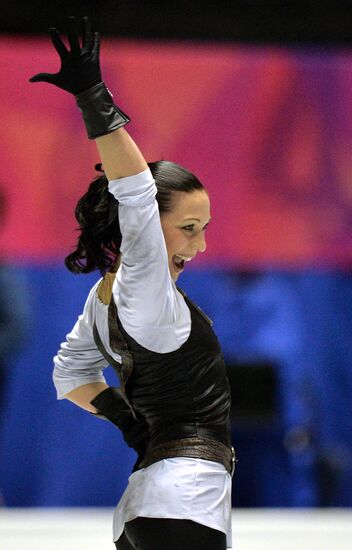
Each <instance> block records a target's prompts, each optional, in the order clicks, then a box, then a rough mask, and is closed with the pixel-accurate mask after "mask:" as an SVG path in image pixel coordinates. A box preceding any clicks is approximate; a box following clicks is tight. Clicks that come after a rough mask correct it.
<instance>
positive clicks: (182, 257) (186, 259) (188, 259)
mask: <svg viewBox="0 0 352 550" xmlns="http://www.w3.org/2000/svg"><path fill="white" fill-rule="evenodd" d="M176 258H180V260H184V261H185V262H190V261H191V260H193V257H187V256H179V255H178V254H176Z"/></svg>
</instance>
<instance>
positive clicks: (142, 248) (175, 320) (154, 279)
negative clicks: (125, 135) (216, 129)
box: [109, 169, 190, 353]
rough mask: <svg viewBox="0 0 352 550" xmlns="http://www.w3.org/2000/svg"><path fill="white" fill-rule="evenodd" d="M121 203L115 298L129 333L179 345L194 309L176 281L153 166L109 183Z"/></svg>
mask: <svg viewBox="0 0 352 550" xmlns="http://www.w3.org/2000/svg"><path fill="white" fill-rule="evenodd" d="M109 191H110V192H111V193H112V194H113V195H114V197H115V198H116V199H117V200H118V202H119V223H120V229H121V233H122V244H121V252H122V262H121V266H120V269H119V271H118V273H117V276H116V284H115V285H114V289H113V292H114V300H115V302H116V305H117V309H118V312H119V318H120V320H121V323H122V325H123V327H124V329H125V330H126V332H127V333H128V334H129V335H130V336H132V337H133V338H134V339H135V340H136V341H137V342H138V343H139V344H141V345H143V346H144V347H146V348H147V349H150V350H152V351H156V352H162V353H165V352H169V351H173V350H175V349H178V348H179V347H180V346H181V345H182V344H183V343H184V341H185V340H186V339H187V337H188V335H189V332H190V312H189V309H188V307H187V305H186V303H185V301H184V299H183V297H182V296H181V294H180V293H179V292H178V291H177V289H176V286H175V283H174V282H173V281H172V279H171V276H170V272H169V265H168V257H167V250H166V245H165V241H164V236H163V232H162V228H161V223H160V216H159V210H158V204H157V202H156V200H155V195H156V186H155V183H154V180H153V177H152V174H151V172H150V170H149V169H147V170H145V171H144V172H141V173H140V174H137V175H135V176H130V177H126V178H121V179H118V180H112V181H110V182H109Z"/></svg>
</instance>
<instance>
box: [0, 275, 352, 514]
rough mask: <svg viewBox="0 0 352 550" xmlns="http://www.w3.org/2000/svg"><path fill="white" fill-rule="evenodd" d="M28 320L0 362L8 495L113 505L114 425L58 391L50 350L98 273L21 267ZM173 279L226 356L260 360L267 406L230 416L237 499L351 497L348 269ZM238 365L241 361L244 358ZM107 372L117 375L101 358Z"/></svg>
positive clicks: (30, 502)
mask: <svg viewBox="0 0 352 550" xmlns="http://www.w3.org/2000/svg"><path fill="white" fill-rule="evenodd" d="M20 275H21V278H22V280H23V284H24V286H25V289H26V291H27V296H28V302H29V303H28V308H29V310H30V313H31V315H30V323H29V324H27V330H26V334H27V336H26V340H27V341H26V344H25V346H24V348H23V350H22V351H21V352H20V353H19V354H18V355H17V356H15V357H13V358H12V359H10V360H8V361H7V363H6V365H3V367H4V369H5V371H4V373H3V374H4V375H5V376H4V382H3V388H2V389H3V390H4V391H2V396H3V397H2V404H1V407H0V414H1V429H0V436H1V439H0V441H1V443H0V487H1V490H2V493H3V498H4V501H5V503H6V504H7V505H9V506H61V505H62V506H76V505H77V506H87V505H88V506H89V505H91V506H100V505H101V506H112V505H114V504H116V502H117V501H118V499H119V497H120V495H121V493H122V491H123V489H124V487H125V485H126V482H127V478H128V475H129V473H130V471H131V468H132V465H133V463H134V452H133V451H131V450H130V449H128V448H127V447H126V446H125V444H124V443H123V441H122V438H121V435H120V433H119V432H118V430H117V429H116V428H115V427H113V426H112V425H110V424H109V423H107V422H104V421H101V420H98V419H96V418H94V417H92V416H91V415H89V413H86V412H85V411H82V410H80V409H79V408H77V407H75V406H74V405H72V404H71V403H69V402H67V401H65V400H63V401H57V400H56V395H55V390H54V387H53V384H52V380H51V373H52V356H53V355H54V354H55V353H56V351H57V348H58V346H59V344H60V342H61V341H62V340H63V339H64V337H65V335H66V333H68V332H69V331H70V330H71V327H72V326H73V324H74V323H75V320H76V317H77V315H78V314H79V313H80V312H81V310H82V308H83V304H84V301H85V297H86V295H87V294H88V291H89V289H90V287H91V286H92V284H93V283H94V282H95V281H96V280H97V275H96V274H93V275H89V276H74V275H72V274H70V273H69V272H67V271H66V270H65V268H64V267H61V266H52V267H50V268H47V267H42V268H41V267H30V266H27V267H21V270H20ZM180 286H181V287H182V288H183V289H184V290H185V291H186V293H187V294H188V295H189V296H190V297H191V298H192V299H193V300H194V301H195V302H196V303H198V304H199V305H200V307H202V309H203V310H204V311H205V312H206V313H207V314H208V315H209V316H210V317H211V318H212V319H213V321H214V329H215V331H216V333H217V335H218V337H219V339H220V341H221V344H222V346H223V350H224V355H225V358H226V361H227V363H228V364H229V367H230V368H231V365H233V364H237V363H248V364H250V363H251V362H252V363H256V362H267V363H271V364H272V365H274V369H275V374H276V377H277V382H278V385H277V396H276V398H277V410H276V414H275V415H274V417H272V418H270V419H266V420H263V421H258V420H257V421H253V419H246V418H236V417H235V418H234V427H233V442H234V445H235V447H236V450H237V455H238V460H239V462H238V465H237V471H236V475H235V478H234V491H233V494H234V495H233V500H234V503H235V505H236V506H318V505H329V506H351V505H352V414H351V412H352V411H351V403H352V370H351V362H352V342H351V328H352V276H351V275H350V274H349V273H342V272H337V271H317V270H310V271H305V272H297V273H294V272H284V271H274V270H267V271H265V272H257V273H256V272H251V273H245V272H238V271H230V270H221V269H214V270H209V269H207V270H205V269H198V270H197V269H196V270H193V271H192V270H190V271H187V272H185V274H184V275H183V276H182V279H181V280H180ZM248 368H251V367H250V366H249V367H248ZM106 375H107V379H108V381H109V382H110V383H113V384H114V385H116V384H117V382H116V380H115V374H114V373H113V371H112V369H110V368H109V369H107V371H106Z"/></svg>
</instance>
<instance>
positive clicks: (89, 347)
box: [53, 283, 108, 399]
mask: <svg viewBox="0 0 352 550" xmlns="http://www.w3.org/2000/svg"><path fill="white" fill-rule="evenodd" d="M98 284H99V283H97V284H96V285H95V286H94V287H93V289H92V290H91V292H90V294H89V296H88V299H87V301H86V304H85V307H84V311H83V313H82V315H80V316H79V318H78V321H77V322H76V324H75V326H74V327H73V329H72V331H71V332H70V334H68V335H67V337H66V341H65V342H63V343H62V344H61V347H60V350H59V351H58V354H57V355H56V356H55V357H54V371H53V381H54V385H55V388H56V391H57V397H58V399H63V398H64V396H65V394H67V393H68V392H70V391H72V390H74V389H76V388H78V387H79V386H83V385H84V384H89V383H92V382H105V378H104V376H103V374H102V369H104V368H105V367H107V366H108V362H107V361H106V360H105V359H104V357H103V356H102V354H101V353H100V351H99V350H98V349H97V347H96V344H95V341H94V338H93V323H94V294H95V292H96V289H97V285H98Z"/></svg>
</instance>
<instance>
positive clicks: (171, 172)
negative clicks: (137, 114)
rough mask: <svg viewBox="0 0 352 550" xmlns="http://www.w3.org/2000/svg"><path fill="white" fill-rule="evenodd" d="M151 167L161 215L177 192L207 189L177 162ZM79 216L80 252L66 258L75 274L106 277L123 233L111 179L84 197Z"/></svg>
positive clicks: (103, 179) (103, 180)
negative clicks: (93, 274) (92, 274)
mask: <svg viewBox="0 0 352 550" xmlns="http://www.w3.org/2000/svg"><path fill="white" fill-rule="evenodd" d="M148 166H149V168H150V171H151V173H152V175H153V177H154V179H155V183H156V187H157V194H156V200H157V202H158V205H159V212H160V214H162V213H163V212H168V211H169V210H171V209H172V199H173V197H174V194H175V193H176V192H183V193H191V192H192V191H197V190H203V189H204V187H203V185H202V183H201V182H200V181H199V180H198V178H196V176H194V174H192V173H191V172H189V171H188V170H186V168H183V167H182V166H180V165H179V164H176V163H174V162H170V161H166V160H159V161H157V162H149V163H148ZM75 217H76V220H77V221H78V223H79V230H80V232H81V234H80V236H79V238H78V243H77V247H76V250H75V251H74V252H72V253H71V254H69V255H68V256H67V257H66V258H65V265H66V267H67V268H68V269H69V270H70V271H72V272H73V273H90V272H91V271H94V270H95V269H99V271H100V272H101V273H102V274H104V273H105V272H106V271H109V270H111V269H112V268H113V266H114V264H115V263H116V260H117V258H118V256H119V254H120V246H121V240H122V236H121V231H120V226H119V218H118V202H117V200H116V199H115V198H114V197H113V195H112V194H111V193H110V192H109V190H108V180H107V179H106V177H105V175H104V176H98V177H97V178H95V179H94V180H93V182H92V183H91V184H90V186H89V188H88V191H87V192H86V193H85V194H84V195H83V197H81V198H80V200H79V201H78V203H77V206H76V209H75Z"/></svg>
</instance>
